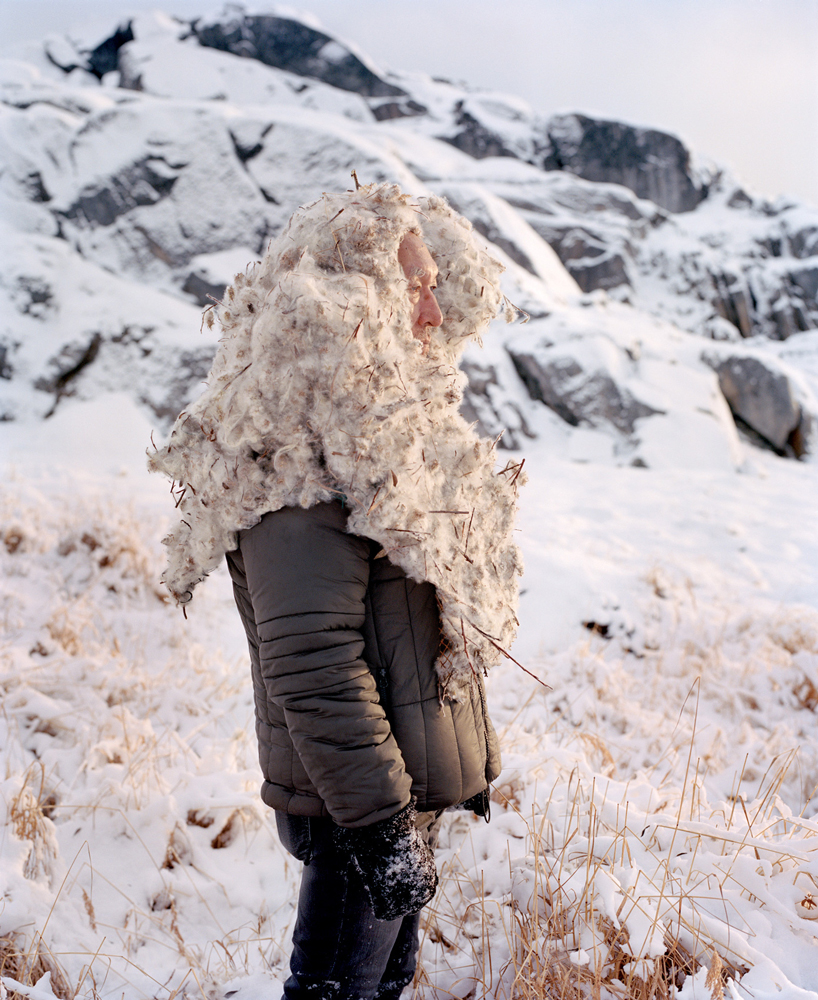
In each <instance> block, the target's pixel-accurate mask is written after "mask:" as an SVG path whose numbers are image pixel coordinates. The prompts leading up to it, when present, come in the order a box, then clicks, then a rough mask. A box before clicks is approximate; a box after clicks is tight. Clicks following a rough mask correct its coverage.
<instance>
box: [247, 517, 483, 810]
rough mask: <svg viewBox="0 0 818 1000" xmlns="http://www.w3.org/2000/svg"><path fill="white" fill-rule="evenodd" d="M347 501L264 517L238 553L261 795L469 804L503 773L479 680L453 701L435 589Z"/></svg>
mask: <svg viewBox="0 0 818 1000" xmlns="http://www.w3.org/2000/svg"><path fill="white" fill-rule="evenodd" d="M348 516H349V512H348V510H346V509H344V508H343V507H342V506H341V504H340V503H339V502H334V503H329V504H317V505H316V506H314V507H310V508H309V509H307V510H303V509H301V508H288V507H285V508H282V509H281V510H278V511H275V512H272V513H268V514H265V515H264V517H262V519H261V521H260V522H259V523H258V524H257V525H255V526H254V527H252V528H250V529H247V530H245V531H242V532H240V533H239V536H238V547H237V548H236V550H235V551H234V552H231V553H229V555H228V565H229V567H230V572H231V575H232V578H233V584H234V593H235V596H236V603H237V605H238V607H239V611H240V614H241V617H242V621H243V623H244V627H245V630H246V633H247V638H248V643H249V647H250V656H251V661H252V671H253V688H254V692H255V702H256V732H257V735H258V740H259V759H260V762H261V768H262V772H263V775H264V785H263V787H262V797H263V799H264V801H265V802H266V803H267V804H268V805H270V806H272V807H273V808H275V809H279V810H281V811H283V812H287V813H290V814H292V815H296V816H313V817H318V816H330V817H331V818H332V819H333V820H334V821H335V822H336V823H337V824H339V825H340V826H345V827H355V828H357V827H365V826H369V825H371V824H373V823H377V822H380V821H383V820H385V819H387V818H388V817H390V816H393V815H394V814H395V813H397V812H398V811H399V810H401V809H402V808H404V807H405V806H406V805H407V803H408V802H409V800H410V796H411V795H414V796H415V797H416V799H417V808H418V809H419V810H420V811H421V812H427V811H432V810H438V809H443V808H446V807H447V806H451V805H454V804H456V803H459V802H463V801H465V800H466V799H469V798H471V797H472V796H474V795H476V794H477V793H479V792H480V791H482V790H483V789H484V788H485V787H486V786H487V784H488V783H489V782H490V781H492V780H493V779H494V778H495V777H497V775H498V774H499V771H500V755H499V747H498V744H497V738H496V736H495V734H494V730H493V728H492V726H491V722H490V721H489V718H488V715H487V714H486V711H485V705H484V698H483V691H482V682H481V681H480V679H479V677H478V678H476V679H475V682H474V684H473V685H472V686H471V687H470V688H469V689H468V693H467V696H466V697H465V698H462V699H460V700H458V701H454V700H452V699H449V698H444V699H443V701H442V702H441V699H440V697H439V694H438V688H437V684H436V678H435V672H434V663H435V660H436V658H437V656H438V652H439V646H440V624H439V615H438V608H437V601H436V597H435V590H434V587H433V586H432V585H431V584H429V583H427V582H422V583H417V582H415V581H413V580H411V579H410V578H409V577H408V576H407V575H406V573H405V572H404V571H403V570H402V569H401V568H400V567H399V566H395V565H394V564H393V563H391V562H390V561H389V560H388V559H386V558H379V557H378V556H379V550H380V546H379V545H377V544H376V543H373V542H371V541H369V540H368V539H366V538H361V537H359V536H356V535H351V534H349V532H348V530H347V528H348V524H347V518H348Z"/></svg>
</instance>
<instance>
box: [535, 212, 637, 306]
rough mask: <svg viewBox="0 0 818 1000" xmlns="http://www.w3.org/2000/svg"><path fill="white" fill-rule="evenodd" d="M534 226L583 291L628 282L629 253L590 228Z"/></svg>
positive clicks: (604, 288)
mask: <svg viewBox="0 0 818 1000" xmlns="http://www.w3.org/2000/svg"><path fill="white" fill-rule="evenodd" d="M537 228H538V231H539V233H540V235H541V236H543V238H544V239H546V240H547V241H548V242H549V243H550V244H551V246H552V247H553V248H554V250H556V252H557V256H558V257H559V259H560V260H561V261H562V262H563V264H564V265H565V267H566V269H567V270H568V273H569V274H570V275H571V277H572V278H574V280H575V281H576V283H577V284H578V285H579V287H580V288H581V289H582V291H583V292H593V291H595V290H596V289H597V288H601V289H603V290H604V291H608V290H610V289H611V288H618V287H619V286H620V285H630V283H631V281H630V276H629V274H628V264H627V260H628V257H629V255H628V253H627V251H625V250H624V249H620V248H619V247H617V246H610V245H609V244H608V243H606V241H605V240H604V239H603V238H601V237H600V236H598V235H597V234H595V233H593V232H592V231H591V230H589V229H586V228H581V227H578V226H571V227H568V228H560V227H556V226H550V227H549V226H548V225H547V224H546V225H544V226H538V227H537Z"/></svg>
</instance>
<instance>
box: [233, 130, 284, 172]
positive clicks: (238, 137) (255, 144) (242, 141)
mask: <svg viewBox="0 0 818 1000" xmlns="http://www.w3.org/2000/svg"><path fill="white" fill-rule="evenodd" d="M272 130H273V123H272V122H268V123H267V124H261V123H259V122H248V123H242V126H238V125H236V126H233V127H231V128H230V129H229V132H230V139H231V140H232V142H233V149H235V151H236V156H237V157H238V158H239V160H241V162H242V163H247V162H248V161H249V160H253V159H255V158H256V157H257V156H258V154H259V153H260V152H261V151H262V150H263V149H264V140H265V139H266V138H267V136H268V135H269V134H270V133H271V132H272Z"/></svg>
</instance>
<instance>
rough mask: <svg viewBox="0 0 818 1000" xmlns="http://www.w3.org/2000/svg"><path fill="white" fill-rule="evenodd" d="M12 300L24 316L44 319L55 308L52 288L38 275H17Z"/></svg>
mask: <svg viewBox="0 0 818 1000" xmlns="http://www.w3.org/2000/svg"><path fill="white" fill-rule="evenodd" d="M11 298H12V301H13V302H14V305H15V306H16V307H17V309H18V310H19V311H20V312H21V313H22V314H23V315H24V316H33V317H35V318H36V319H45V318H46V317H47V316H48V315H49V313H51V312H52V311H53V310H54V308H55V302H54V289H53V288H52V287H51V285H49V284H48V282H47V281H45V280H44V279H43V278H42V277H40V276H39V275H27V274H21V275H18V277H17V280H16V282H15V284H14V288H13V289H12V294H11Z"/></svg>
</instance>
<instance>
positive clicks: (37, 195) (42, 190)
mask: <svg viewBox="0 0 818 1000" xmlns="http://www.w3.org/2000/svg"><path fill="white" fill-rule="evenodd" d="M20 187H21V189H22V192H23V195H24V197H26V198H27V199H28V200H29V201H34V202H37V203H39V204H43V203H44V202H47V201H51V195H50V194H49V193H48V190H47V189H46V186H45V183H44V182H43V177H42V174H41V173H40V171H39V170H31V171H30V172H29V173H27V174H26V176H25V177H23V178H21V182H20Z"/></svg>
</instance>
